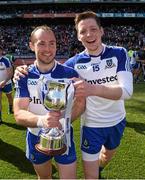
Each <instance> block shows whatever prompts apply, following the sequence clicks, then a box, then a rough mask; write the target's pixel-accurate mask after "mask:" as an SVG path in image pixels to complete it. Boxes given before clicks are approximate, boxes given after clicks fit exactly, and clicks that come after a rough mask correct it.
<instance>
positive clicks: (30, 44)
mask: <svg viewBox="0 0 145 180" xmlns="http://www.w3.org/2000/svg"><path fill="white" fill-rule="evenodd" d="M29 47H30V49H31V51H34V43H32V42H31V41H30V42H29Z"/></svg>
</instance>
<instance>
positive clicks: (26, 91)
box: [15, 62, 78, 135]
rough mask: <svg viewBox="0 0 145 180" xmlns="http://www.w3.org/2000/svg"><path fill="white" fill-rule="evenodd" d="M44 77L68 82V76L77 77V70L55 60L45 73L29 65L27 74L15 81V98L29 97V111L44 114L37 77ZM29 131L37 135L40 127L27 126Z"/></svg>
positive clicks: (45, 111)
mask: <svg viewBox="0 0 145 180" xmlns="http://www.w3.org/2000/svg"><path fill="white" fill-rule="evenodd" d="M40 76H41V77H42V76H43V77H46V78H47V79H48V80H53V81H54V80H55V81H56V82H68V81H70V78H73V77H78V74H77V72H76V71H75V70H74V69H72V68H69V67H67V66H64V65H61V64H59V63H57V62H55V66H54V68H53V69H52V70H51V71H49V72H46V73H41V72H40V71H39V70H38V68H37V67H36V66H35V65H30V66H29V68H28V75H27V76H25V77H21V78H20V80H19V81H17V83H16V85H15V86H16V94H15V98H23V97H28V98H30V104H29V111H30V112H33V113H35V114H38V115H45V114H46V113H47V112H48V110H46V109H45V107H44V106H43V105H42V104H41V100H40V95H39V90H40V89H39V88H40V87H39V78H40ZM28 129H29V131H30V132H31V133H33V134H35V135H38V133H39V131H40V128H28Z"/></svg>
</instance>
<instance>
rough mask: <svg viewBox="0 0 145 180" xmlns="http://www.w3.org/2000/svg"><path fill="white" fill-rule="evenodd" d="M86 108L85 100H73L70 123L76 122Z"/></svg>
mask: <svg viewBox="0 0 145 180" xmlns="http://www.w3.org/2000/svg"><path fill="white" fill-rule="evenodd" d="M85 107H86V100H85V98H83V97H81V98H76V99H75V100H74V105H73V108H72V116H71V119H72V121H74V120H76V119H77V118H78V117H79V116H80V115H81V114H82V113H83V112H84V111H85Z"/></svg>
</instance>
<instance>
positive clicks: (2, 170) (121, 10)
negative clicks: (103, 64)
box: [0, 0, 145, 179]
mask: <svg viewBox="0 0 145 180" xmlns="http://www.w3.org/2000/svg"><path fill="white" fill-rule="evenodd" d="M86 10H93V11H94V12H96V14H97V15H98V16H99V17H100V18H101V21H102V26H103V27H104V30H105V35H104V37H103V41H104V43H106V44H109V45H119V46H124V47H125V48H127V50H129V49H130V48H131V49H141V48H142V47H144V46H145V0H7V1H6V0H0V44H1V45H2V46H3V47H4V50H5V53H6V54H11V55H13V56H14V58H15V65H16V66H17V65H20V64H30V63H33V61H34V58H35V57H34V54H33V53H32V52H31V51H30V49H29V46H28V42H29V36H30V33H31V31H32V29H33V28H34V27H36V26H37V25H43V24H47V25H48V26H51V27H52V28H53V29H54V31H55V34H56V37H57V56H56V59H57V60H58V61H60V62H64V61H65V60H66V59H67V58H69V57H70V56H72V55H74V54H76V53H78V52H80V51H81V50H82V49H83V47H82V46H81V44H80V43H79V42H78V41H77V38H76V32H75V29H74V17H75V14H76V13H79V12H82V11H86ZM144 89H145V83H144V82H141V83H140V84H135V87H134V95H133V97H132V99H131V100H128V101H127V102H126V108H127V119H128V123H127V128H126V130H125V136H124V138H123V141H122V143H121V146H120V148H119V153H117V154H116V156H115V158H114V159H113V160H112V161H111V163H110V164H109V166H107V167H106V168H105V170H104V172H103V176H104V177H105V179H113V178H117V179H145V163H144V160H145V151H144V149H145V143H144V142H145V123H144V117H145V111H144V104H145V91H144ZM7 106H8V105H7V101H6V100H5V98H3V116H4V118H3V119H4V124H3V125H1V126H0V179H35V178H36V176H35V173H34V171H33V168H32V166H31V165H30V163H29V162H28V161H27V160H26V159H25V154H24V152H25V128H23V127H20V126H17V125H16V124H15V120H14V117H13V115H8V114H7ZM74 129H75V132H74V133H75V141H76V147H77V154H78V167H79V168H78V178H83V172H82V166H81V154H80V149H79V138H78V137H79V133H80V132H79V131H80V130H79V121H76V122H75V123H74ZM54 178H58V174H57V173H56V171H55V169H54Z"/></svg>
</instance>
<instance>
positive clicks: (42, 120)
mask: <svg viewBox="0 0 145 180" xmlns="http://www.w3.org/2000/svg"><path fill="white" fill-rule="evenodd" d="M60 118H61V112H60V111H50V112H48V113H47V114H46V115H41V116H38V122H37V126H38V127H43V128H54V127H58V128H59V129H61V128H62V126H61V123H60V122H59V120H60Z"/></svg>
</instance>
